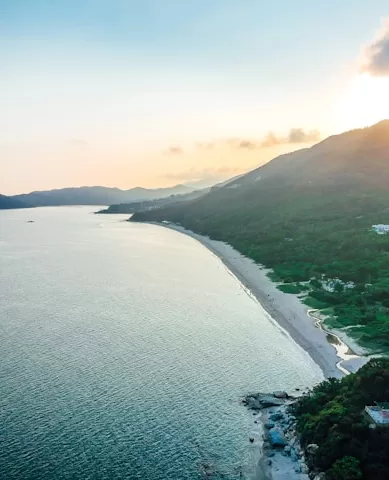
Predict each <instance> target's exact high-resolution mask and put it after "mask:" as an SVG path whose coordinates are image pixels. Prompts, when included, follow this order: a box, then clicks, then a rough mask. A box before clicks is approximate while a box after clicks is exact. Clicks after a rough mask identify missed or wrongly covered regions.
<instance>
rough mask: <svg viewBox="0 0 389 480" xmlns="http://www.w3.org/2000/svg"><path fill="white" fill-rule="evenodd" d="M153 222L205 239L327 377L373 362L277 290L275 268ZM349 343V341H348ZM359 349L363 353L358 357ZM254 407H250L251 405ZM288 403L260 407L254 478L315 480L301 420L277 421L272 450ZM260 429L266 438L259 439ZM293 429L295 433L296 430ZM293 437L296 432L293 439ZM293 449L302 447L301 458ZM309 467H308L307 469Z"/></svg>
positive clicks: (255, 434) (298, 301)
mask: <svg viewBox="0 0 389 480" xmlns="http://www.w3.org/2000/svg"><path fill="white" fill-rule="evenodd" d="M148 223H150V224H152V225H156V226H161V227H165V228H170V229H171V230H174V231H176V232H179V233H183V234H185V235H188V236H190V237H192V238H193V239H194V240H196V241H198V242H200V243H201V244H202V245H203V246H204V247H205V248H207V249H208V250H209V251H211V252H212V253H213V254H214V255H215V256H216V257H218V259H219V260H220V261H221V262H222V263H223V264H224V266H225V267H226V268H227V270H228V273H229V274H230V275H233V276H234V277H235V278H236V279H237V280H238V281H239V282H240V284H241V285H242V288H244V289H245V291H246V292H247V294H249V295H251V296H252V297H253V298H254V299H256V301H258V302H259V303H260V304H261V306H262V307H263V309H264V312H265V314H266V315H267V317H268V319H269V321H271V322H273V323H274V324H275V325H277V326H278V327H279V328H282V329H283V331H285V332H286V334H288V335H289V336H290V337H291V339H292V340H293V341H294V342H296V343H297V344H298V345H299V346H300V347H301V348H303V349H304V350H305V351H306V352H307V353H308V354H309V356H310V357H311V358H312V360H313V361H314V362H315V363H316V364H317V365H318V366H319V367H320V369H321V370H322V372H323V375H324V377H325V378H329V377H335V378H341V377H343V376H344V375H347V374H348V373H350V372H354V371H356V370H358V369H359V368H360V367H361V366H362V365H363V364H365V363H366V362H367V361H368V359H369V358H368V357H367V356H364V354H365V353H366V352H364V351H363V349H358V348H357V346H356V345H353V344H352V342H350V343H351V346H352V350H351V349H350V348H349V345H348V344H347V343H346V342H347V336H346V335H342V332H337V331H336V332H333V331H331V330H327V328H326V327H325V326H323V319H322V318H321V316H320V312H319V313H317V311H316V310H315V309H312V308H309V307H308V306H306V305H305V304H304V303H302V301H301V299H300V298H299V297H298V296H297V295H294V294H287V293H284V292H282V291H281V290H279V289H278V288H277V284H276V283H273V282H272V281H271V280H270V278H269V277H268V275H267V274H268V272H269V271H270V269H266V268H264V267H262V266H261V265H258V264H256V263H255V262H254V261H253V260H251V259H250V258H248V257H245V256H244V255H242V254H241V253H240V252H238V251H237V250H235V249H234V248H233V247H231V245H229V244H227V243H225V242H221V241H218V240H212V239H211V238H209V237H205V236H203V235H199V234H197V233H195V232H193V231H190V230H187V229H185V228H184V227H181V226H178V225H175V224H172V223H166V224H165V223H159V222H148ZM345 341H346V342H345ZM353 352H356V353H358V355H356V354H354V353H353ZM248 408H249V409H250V407H248ZM285 408H286V406H274V407H272V408H265V409H262V410H259V411H255V409H254V415H255V416H254V420H255V422H254V424H255V425H253V430H252V432H251V439H250V441H253V442H254V443H255V444H258V445H259V446H260V451H261V454H260V457H259V458H258V459H256V460H255V463H256V467H255V472H254V473H253V474H254V476H250V478H252V479H253V480H309V478H310V477H309V475H308V468H307V467H306V465H305V463H304V462H305V457H304V453H303V450H302V449H301V446H300V443H299V440H298V437H297V435H296V432H295V422H294V424H293V425H292V427H291V424H289V425H288V424H287V425H286V429H285V423H282V422H281V423H279V422H276V423H275V428H276V429H277V430H278V431H279V430H281V431H283V432H284V434H285V435H286V438H287V442H288V444H287V446H286V447H285V448H269V430H268V428H269V425H268V424H269V418H270V416H271V414H281V417H282V418H283V419H285V418H287V415H288V414H287V413H286V412H287V410H286V409H285ZM257 426H259V427H260V431H261V432H262V436H261V438H258V434H259V435H260V433H259V431H257V430H256V427H257ZM291 429H292V433H290V431H291ZM288 435H292V438H291V437H290V436H288ZM291 451H300V452H301V457H297V456H296V455H295V454H292V455H291ZM302 467H303V468H302Z"/></svg>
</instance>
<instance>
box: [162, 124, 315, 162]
mask: <svg viewBox="0 0 389 480" xmlns="http://www.w3.org/2000/svg"><path fill="white" fill-rule="evenodd" d="M319 140H320V132H319V131H318V130H309V131H305V130H304V129H303V128H291V129H290V130H289V132H288V134H287V135H286V136H281V135H280V136H277V135H276V134H275V133H274V132H269V133H268V134H267V135H266V136H265V137H263V138H262V139H256V140H255V139H247V138H237V137H232V138H227V139H220V140H213V141H210V142H196V143H195V146H194V148H195V150H201V151H204V152H205V151H211V150H214V149H216V148H220V147H226V146H227V147H229V148H231V149H233V150H241V151H244V150H245V151H253V150H260V149H263V148H270V147H274V146H276V145H292V144H297V143H314V142H318V141H319ZM165 153H166V154H168V155H180V154H183V153H185V150H184V149H183V148H181V147H180V146H177V145H175V146H172V147H170V148H169V149H168V150H167V151H166V152H165Z"/></svg>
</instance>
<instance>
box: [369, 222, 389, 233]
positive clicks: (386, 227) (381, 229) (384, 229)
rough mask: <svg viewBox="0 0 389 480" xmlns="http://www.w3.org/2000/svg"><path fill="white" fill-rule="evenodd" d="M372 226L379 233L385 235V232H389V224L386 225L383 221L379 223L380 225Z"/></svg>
mask: <svg viewBox="0 0 389 480" xmlns="http://www.w3.org/2000/svg"><path fill="white" fill-rule="evenodd" d="M371 228H372V229H373V230H374V231H375V233H378V235H384V234H385V233H389V225H385V224H383V223H379V224H378V225H372V226H371Z"/></svg>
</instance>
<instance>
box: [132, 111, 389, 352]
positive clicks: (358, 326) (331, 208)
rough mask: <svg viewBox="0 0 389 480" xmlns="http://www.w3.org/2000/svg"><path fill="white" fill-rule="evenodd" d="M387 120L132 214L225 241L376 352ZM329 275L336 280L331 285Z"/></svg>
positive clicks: (386, 201) (384, 265) (388, 246)
mask: <svg viewBox="0 0 389 480" xmlns="http://www.w3.org/2000/svg"><path fill="white" fill-rule="evenodd" d="M388 185H389V121H386V122H381V123H380V124H377V125H376V126H374V127H371V128H368V129H363V130H357V131H352V132H348V133H345V134H343V135H340V136H337V137H332V138H329V139H327V140H325V141H324V142H322V143H321V144H318V145H316V146H314V147H312V148H311V149H306V150H302V151H300V152H294V153H292V154H289V155H285V156H282V157H279V158H277V159H275V160H273V161H272V162H270V163H269V164H267V165H265V166H263V167H260V168H258V169H257V170H255V171H253V172H250V173H249V174H247V175H246V176H243V177H241V178H239V179H237V180H236V181H235V182H232V183H231V184H229V185H227V186H225V187H222V188H218V189H213V190H212V191H211V192H210V193H209V194H207V195H205V196H204V197H202V198H199V199H197V200H195V201H192V202H186V203H183V204H181V205H180V204H176V205H171V206H166V207H164V208H160V209H156V210H153V211H149V212H141V213H137V214H136V215H134V217H133V220H134V221H149V220H156V221H162V220H169V221H172V222H175V223H180V224H181V225H183V226H185V227H187V228H189V229H191V230H194V231H196V232H198V233H201V234H204V235H209V236H210V237H212V238H214V239H218V240H224V241H227V242H228V243H230V244H231V245H232V246H233V247H235V248H236V249H238V250H239V251H241V252H242V253H244V254H245V255H247V256H249V257H251V258H252V259H254V260H255V261H256V262H258V263H261V264H263V265H265V266H267V267H270V268H272V269H273V271H274V273H273V277H274V278H276V279H279V280H280V281H283V282H285V283H286V284H289V285H285V286H284V287H282V288H283V289H284V291H287V292H290V293H297V291H302V289H301V283H300V282H306V283H305V284H308V286H309V290H310V291H309V297H308V298H307V300H306V303H307V304H309V305H311V306H313V307H316V308H322V309H326V310H325V312H326V313H328V316H329V317H328V318H329V319H328V322H329V324H330V325H331V326H332V327H338V328H342V327H347V332H348V334H350V335H352V336H354V337H355V338H356V339H357V340H358V341H359V342H360V344H362V345H364V346H367V347H370V348H371V349H373V350H374V351H376V352H377V351H382V352H383V351H387V350H389V235H378V234H376V233H375V232H373V231H372V229H371V227H372V225H373V224H378V223H384V224H389V189H388ZM323 278H328V279H334V278H339V279H340V280H342V281H343V282H353V283H354V284H355V286H354V288H344V287H343V286H342V284H341V283H339V284H338V285H337V286H336V288H335V291H333V292H328V291H326V289H325V288H323V285H322V283H321V281H322V279H323Z"/></svg>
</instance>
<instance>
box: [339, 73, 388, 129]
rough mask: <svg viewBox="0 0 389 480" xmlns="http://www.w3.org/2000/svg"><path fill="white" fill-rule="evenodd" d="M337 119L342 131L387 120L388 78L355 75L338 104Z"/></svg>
mask: <svg viewBox="0 0 389 480" xmlns="http://www.w3.org/2000/svg"><path fill="white" fill-rule="evenodd" d="M337 117H338V120H339V125H340V126H341V128H342V130H350V129H353V128H359V127H366V126H369V125H373V124H375V123H377V122H379V121H380V120H385V119H389V77H372V76H370V75H368V74H362V75H357V76H356V77H355V78H354V79H353V80H352V82H351V85H350V87H349V90H348V92H347V93H346V95H345V96H344V98H343V99H342V101H341V102H340V105H339V110H338V112H337Z"/></svg>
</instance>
